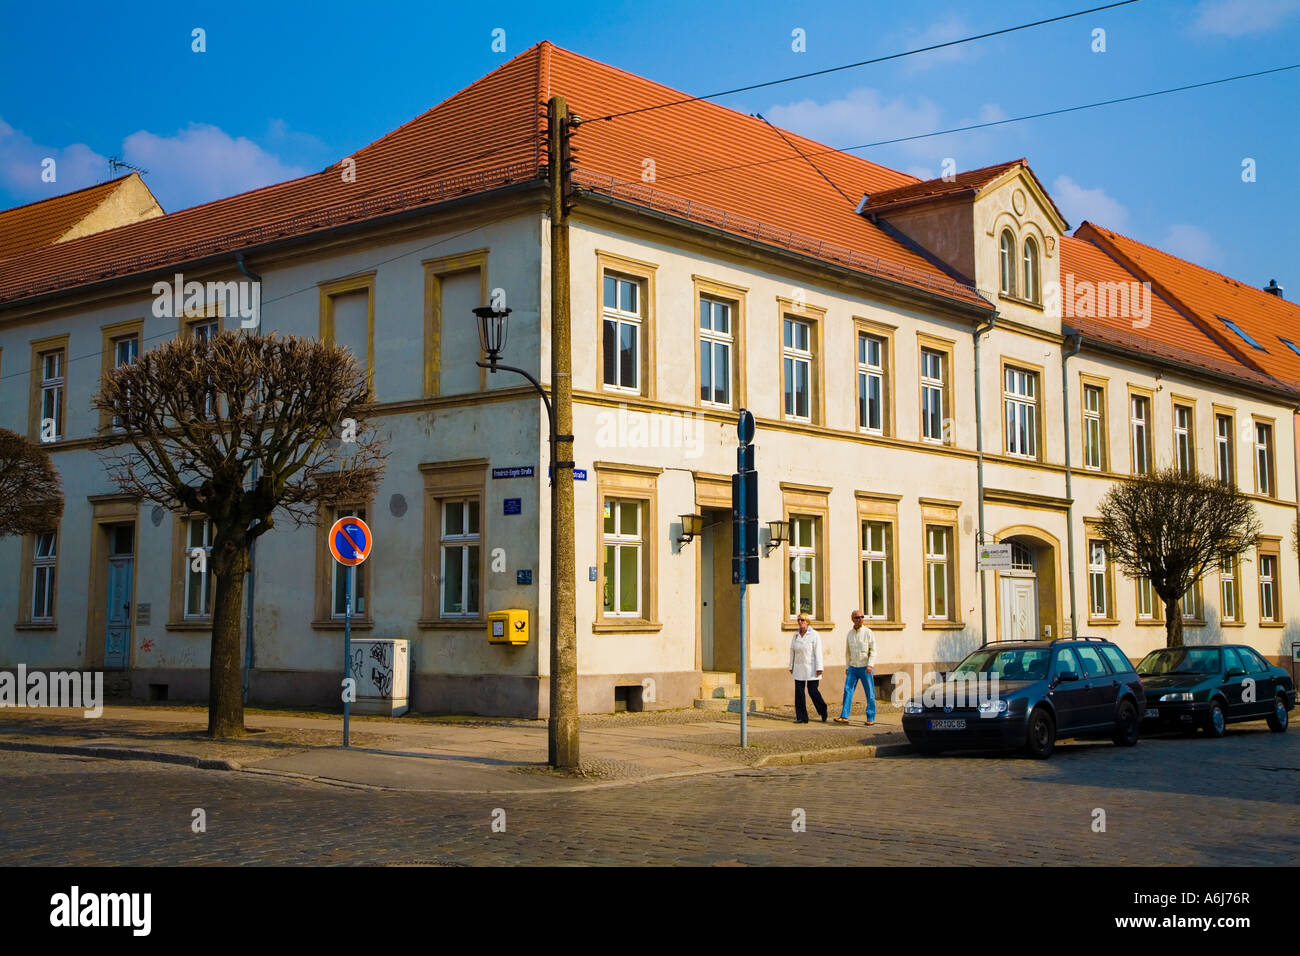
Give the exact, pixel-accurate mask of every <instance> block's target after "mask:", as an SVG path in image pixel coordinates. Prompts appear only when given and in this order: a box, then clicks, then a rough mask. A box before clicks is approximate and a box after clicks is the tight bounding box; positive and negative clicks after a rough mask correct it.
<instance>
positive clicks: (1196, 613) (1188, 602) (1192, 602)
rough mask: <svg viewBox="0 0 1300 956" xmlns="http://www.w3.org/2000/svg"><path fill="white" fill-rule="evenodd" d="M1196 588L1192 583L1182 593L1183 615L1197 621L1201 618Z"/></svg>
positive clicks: (1199, 601) (1199, 600)
mask: <svg viewBox="0 0 1300 956" xmlns="http://www.w3.org/2000/svg"><path fill="white" fill-rule="evenodd" d="M1196 588H1197V586H1196V585H1195V584H1193V585H1192V586H1191V587H1190V588H1188V589H1187V590H1186V591H1185V592H1184V593H1183V600H1182V607H1183V617H1184V618H1185V619H1187V620H1192V621H1199V620H1200V619H1201V596H1200V594H1199V593H1198V592H1197V589H1196Z"/></svg>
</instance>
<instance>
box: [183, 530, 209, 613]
mask: <svg viewBox="0 0 1300 956" xmlns="http://www.w3.org/2000/svg"><path fill="white" fill-rule="evenodd" d="M196 525H198V526H199V527H200V528H201V529H202V530H201V532H200V541H201V543H200V544H195V543H194V527H195V526H196ZM196 551H202V552H203V562H202V566H201V569H200V570H198V571H195V570H194V562H195V561H196V560H198V557H199V556H198V555H197V554H196V553H195V552H196ZM182 557H183V559H184V561H185V594H184V597H183V600H184V602H185V605H184V614H183V617H184V619H185V620H187V621H206V620H209V619H210V618H211V617H212V520H211V519H210V518H203V517H197V518H186V519H185V554H184V555H183V556H182ZM194 575H198V577H199V594H200V595H201V596H202V606H201V607H200V609H199V610H198V611H193V610H191V609H190V580H191V579H192V578H193V576H194Z"/></svg>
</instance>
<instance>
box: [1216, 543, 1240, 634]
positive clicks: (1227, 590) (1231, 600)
mask: <svg viewBox="0 0 1300 956" xmlns="http://www.w3.org/2000/svg"><path fill="white" fill-rule="evenodd" d="M1229 605H1231V606H1232V613H1231V614H1229V613H1228V606H1229ZM1219 617H1220V619H1221V620H1223V621H1225V622H1229V623H1232V624H1235V623H1237V622H1238V621H1239V620H1241V600H1240V598H1239V596H1238V594H1237V561H1236V559H1234V558H1229V559H1228V560H1226V561H1224V562H1223V563H1222V564H1220V565H1219Z"/></svg>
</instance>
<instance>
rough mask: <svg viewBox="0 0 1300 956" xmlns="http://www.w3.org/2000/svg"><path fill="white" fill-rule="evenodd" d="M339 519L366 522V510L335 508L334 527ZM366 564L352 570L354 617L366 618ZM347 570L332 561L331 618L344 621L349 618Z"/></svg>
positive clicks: (332, 521)
mask: <svg viewBox="0 0 1300 956" xmlns="http://www.w3.org/2000/svg"><path fill="white" fill-rule="evenodd" d="M339 518H360V519H361V520H362V521H365V520H366V509H364V508H335V509H334V517H333V518H331V519H330V524H331V525H333V523H334V522H335V521H338V520H339ZM365 567H366V565H365V564H358V565H357V566H356V567H354V568H353V569H352V616H353V617H354V618H357V617H365V616H366V578H367V577H368V575H367V574H366V572H365V570H364V569H365ZM347 570H348V569H347V568H346V567H344V566H343V565H341V564H339V563H338V562H337V561H335V560H333V558H331V559H330V574H331V578H330V596H331V597H330V617H331V618H337V619H339V620H342V619H343V618H345V617H347V611H348V602H347V593H348V592H347V586H348V576H347Z"/></svg>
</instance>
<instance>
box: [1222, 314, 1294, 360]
mask: <svg viewBox="0 0 1300 956" xmlns="http://www.w3.org/2000/svg"><path fill="white" fill-rule="evenodd" d="M1219 321H1220V322H1222V323H1223V324H1224V325H1226V326H1227V327H1228V328H1230V329H1232V331H1234V332H1236V333H1237V335H1238V336H1240V338H1241V340H1242V341H1243V342H1245V343H1246V344H1247V345H1249V346H1250V347H1251V348H1253V349H1258V350H1259V351H1261V352H1267V351H1268V349H1266V348H1264V346H1262V345H1260V344H1259V343H1258V342H1256V341H1255V340H1254V339H1252V338H1251V337H1250V336H1249V335H1247V334H1246V331H1245V330H1244V329H1243V328H1242V327H1241V326H1239V325H1238V324H1237V323H1236V322H1234V321H1232V319H1225V318H1224V317H1223V316H1219ZM1291 347H1292V348H1295V346H1294V345H1293V346H1291Z"/></svg>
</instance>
